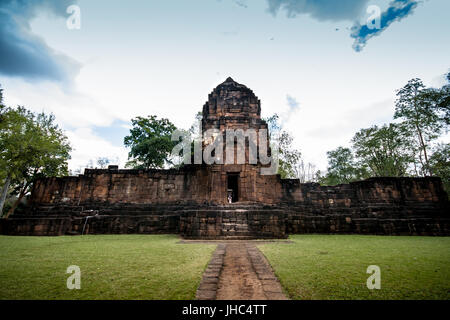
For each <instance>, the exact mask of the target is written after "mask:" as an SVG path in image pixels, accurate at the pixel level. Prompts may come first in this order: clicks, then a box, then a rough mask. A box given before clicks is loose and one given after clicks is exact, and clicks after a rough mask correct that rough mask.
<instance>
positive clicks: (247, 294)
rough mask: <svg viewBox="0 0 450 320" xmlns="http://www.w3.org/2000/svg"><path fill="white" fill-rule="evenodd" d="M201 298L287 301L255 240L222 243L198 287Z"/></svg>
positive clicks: (199, 298)
mask: <svg viewBox="0 0 450 320" xmlns="http://www.w3.org/2000/svg"><path fill="white" fill-rule="evenodd" d="M196 298H197V299H198V300H267V299H268V300H286V299H287V298H286V296H285V295H284V294H283V291H282V289H281V285H280V283H279V281H278V279H277V278H276V276H275V274H274V273H273V270H272V268H271V266H270V264H269V263H268V262H267V260H266V258H265V257H264V255H263V254H262V253H261V251H259V249H258V248H257V247H256V246H255V245H254V244H252V243H250V242H246V241H242V242H241V241H239V242H238V241H235V242H230V243H226V242H224V243H219V244H218V246H217V249H216V251H215V252H214V254H213V257H212V258H211V261H210V262H209V264H208V267H207V268H206V270H205V272H204V273H203V279H202V281H201V283H200V286H199V288H198V290H197V296H196Z"/></svg>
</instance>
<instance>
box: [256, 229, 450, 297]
mask: <svg viewBox="0 0 450 320" xmlns="http://www.w3.org/2000/svg"><path fill="white" fill-rule="evenodd" d="M290 240H292V241H293V242H294V243H291V244H282V243H278V244H277V243H272V244H263V245H259V246H258V247H259V248H260V250H261V251H262V252H263V253H264V255H265V256H266V257H267V258H268V260H269V261H270V263H271V265H272V267H273V269H274V270H275V273H276V274H277V276H278V278H279V279H280V281H281V284H282V286H283V288H284V289H285V291H286V293H287V294H288V295H289V297H290V298H291V299H302V300H303V299H446V300H448V299H450V237H391V236H360V235H335V236H334V235H293V236H290ZM369 265H377V266H379V267H380V269H381V289H379V290H376V289H375V290H369V289H367V286H366V281H367V278H368V277H369V276H370V274H367V273H366V270H367V267H368V266H369Z"/></svg>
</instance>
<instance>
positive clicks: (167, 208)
mask: <svg viewBox="0 0 450 320" xmlns="http://www.w3.org/2000/svg"><path fill="white" fill-rule="evenodd" d="M202 128H203V130H207V129H218V130H219V131H220V132H221V133H222V134H224V131H225V129H229V128H232V129H248V128H252V129H254V130H256V131H258V130H261V129H267V123H266V122H265V121H264V120H262V119H261V103H260V101H259V100H258V98H257V97H256V96H255V94H254V93H253V92H252V90H250V89H249V88H247V87H246V86H244V85H242V84H239V83H237V82H235V81H234V80H233V79H231V78H228V79H227V80H226V81H225V82H224V83H222V84H220V85H219V86H218V87H217V88H215V89H214V90H213V92H212V93H211V94H210V95H209V96H208V101H207V102H206V104H205V105H204V107H203V120H202ZM269 152H270V148H269ZM248 157H249V155H248V152H246V161H245V163H244V164H235V163H233V164H212V165H207V164H205V163H202V164H191V165H184V166H182V167H181V168H180V169H170V170H134V169H126V170H125V169H118V167H117V166H110V167H109V168H108V169H86V170H85V172H84V174H83V175H79V176H77V177H58V178H44V179H40V180H37V181H36V182H35V184H34V187H33V190H32V192H31V196H30V199H29V207H28V210H26V211H24V212H23V213H20V214H16V215H14V216H12V217H11V218H9V219H7V220H2V221H0V233H1V234H7V235H40V236H44V235H46V236H56V235H81V234H134V233H141V234H160V233H175V234H181V235H182V236H183V237H185V238H200V239H253V238H286V237H287V235H288V234H294V233H324V234H352V233H357V234H379V235H449V234H450V228H449V202H448V196H447V194H446V192H445V191H444V190H443V186H442V182H441V180H440V178H437V177H427V178H391V177H389V178H387V177H386V178H370V179H367V180H364V181H358V182H353V183H350V184H343V185H337V186H320V185H319V184H317V183H305V184H302V183H300V182H299V180H298V179H281V178H280V176H279V175H261V174H260V170H261V167H263V165H262V164H261V163H259V162H258V163H256V164H251V163H250V162H249V161H248V159H249V158H248ZM230 200H231V202H232V203H230Z"/></svg>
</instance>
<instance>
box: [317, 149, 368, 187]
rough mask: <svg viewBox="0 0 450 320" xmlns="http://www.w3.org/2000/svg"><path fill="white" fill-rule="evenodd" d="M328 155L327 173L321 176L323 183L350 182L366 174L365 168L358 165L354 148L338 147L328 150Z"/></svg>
mask: <svg viewBox="0 0 450 320" xmlns="http://www.w3.org/2000/svg"><path fill="white" fill-rule="evenodd" d="M327 157H328V168H327V174H326V175H325V177H322V178H321V183H324V184H327V185H336V184H342V183H349V182H351V181H355V180H358V179H360V178H361V177H362V176H363V175H364V174H363V172H364V169H362V168H360V167H358V165H357V163H356V162H355V159H354V156H353V153H352V150H350V149H349V148H344V147H338V148H337V149H335V150H332V151H328V152H327Z"/></svg>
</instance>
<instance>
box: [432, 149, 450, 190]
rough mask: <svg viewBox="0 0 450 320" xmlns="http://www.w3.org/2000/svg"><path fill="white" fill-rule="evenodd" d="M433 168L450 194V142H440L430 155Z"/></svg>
mask: <svg viewBox="0 0 450 320" xmlns="http://www.w3.org/2000/svg"><path fill="white" fill-rule="evenodd" d="M430 165H431V170H433V172H434V174H435V175H437V176H439V177H441V179H442V182H443V184H444V188H445V190H446V191H447V194H448V195H449V196H450V143H440V144H438V145H437V146H436V148H435V150H434V152H433V154H432V155H431V157H430Z"/></svg>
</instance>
